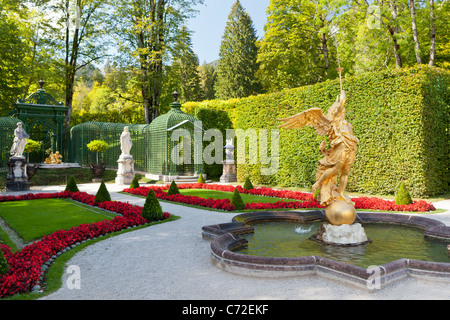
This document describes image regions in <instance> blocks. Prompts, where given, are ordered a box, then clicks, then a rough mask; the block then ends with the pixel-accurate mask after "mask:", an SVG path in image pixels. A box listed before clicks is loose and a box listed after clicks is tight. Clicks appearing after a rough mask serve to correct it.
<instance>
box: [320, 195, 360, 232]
mask: <svg viewBox="0 0 450 320" xmlns="http://www.w3.org/2000/svg"><path fill="white" fill-rule="evenodd" d="M325 216H326V217H327V219H328V222H329V223H331V224H332V225H334V226H340V225H343V224H349V225H351V224H353V222H355V220H356V209H355V207H354V205H353V204H351V203H348V202H346V201H344V200H338V201H335V202H333V203H332V204H330V205H329V206H327V207H326V208H325Z"/></svg>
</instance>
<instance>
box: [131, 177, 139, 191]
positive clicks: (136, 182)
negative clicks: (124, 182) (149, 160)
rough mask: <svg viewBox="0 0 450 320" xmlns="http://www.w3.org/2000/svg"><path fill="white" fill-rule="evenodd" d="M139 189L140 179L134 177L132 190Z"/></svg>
mask: <svg viewBox="0 0 450 320" xmlns="http://www.w3.org/2000/svg"><path fill="white" fill-rule="evenodd" d="M139 187H140V185H139V179H138V177H137V176H134V178H133V181H131V184H130V189H136V188H139Z"/></svg>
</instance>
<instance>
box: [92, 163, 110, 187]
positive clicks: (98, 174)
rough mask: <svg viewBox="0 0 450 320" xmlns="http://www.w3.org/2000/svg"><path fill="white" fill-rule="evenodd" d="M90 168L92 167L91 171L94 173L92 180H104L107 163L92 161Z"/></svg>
mask: <svg viewBox="0 0 450 320" xmlns="http://www.w3.org/2000/svg"><path fill="white" fill-rule="evenodd" d="M89 168H90V169H91V172H92V174H93V175H94V179H92V181H94V182H99V181H101V180H102V176H103V173H104V172H105V169H106V163H102V164H94V163H92V162H91V163H90V164H89Z"/></svg>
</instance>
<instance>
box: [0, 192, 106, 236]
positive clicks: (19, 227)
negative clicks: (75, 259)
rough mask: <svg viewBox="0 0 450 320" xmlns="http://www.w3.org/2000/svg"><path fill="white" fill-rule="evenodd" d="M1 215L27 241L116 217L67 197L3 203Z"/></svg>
mask: <svg viewBox="0 0 450 320" xmlns="http://www.w3.org/2000/svg"><path fill="white" fill-rule="evenodd" d="M0 216H1V217H2V218H3V220H5V222H6V223H7V224H8V225H9V226H10V227H11V228H12V229H14V230H15V231H16V232H17V233H18V234H19V235H20V236H21V237H22V238H23V240H24V241H25V242H26V243H27V242H30V241H33V240H37V239H40V238H42V237H43V236H44V235H48V234H51V233H53V232H55V231H58V230H60V229H63V230H68V229H70V228H71V227H76V226H79V225H80V224H83V223H93V222H98V221H102V220H105V219H107V220H112V219H113V216H112V215H109V214H107V213H106V212H103V211H101V210H99V209H96V208H92V207H89V206H86V205H83V204H79V203H76V202H73V201H71V200H66V199H42V200H28V201H11V202H3V203H0Z"/></svg>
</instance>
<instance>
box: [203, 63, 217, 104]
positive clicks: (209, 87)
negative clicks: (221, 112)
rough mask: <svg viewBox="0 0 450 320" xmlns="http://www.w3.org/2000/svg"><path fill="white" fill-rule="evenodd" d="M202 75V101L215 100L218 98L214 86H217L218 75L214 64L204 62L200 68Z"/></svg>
mask: <svg viewBox="0 0 450 320" xmlns="http://www.w3.org/2000/svg"><path fill="white" fill-rule="evenodd" d="M199 73H200V87H201V90H202V99H201V100H213V99H215V98H216V90H215V89H214V86H215V84H216V79H217V73H216V68H215V67H214V65H213V64H212V63H210V64H207V63H206V62H204V63H203V64H202V65H201V66H200V67H199Z"/></svg>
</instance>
